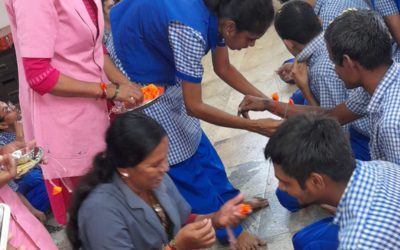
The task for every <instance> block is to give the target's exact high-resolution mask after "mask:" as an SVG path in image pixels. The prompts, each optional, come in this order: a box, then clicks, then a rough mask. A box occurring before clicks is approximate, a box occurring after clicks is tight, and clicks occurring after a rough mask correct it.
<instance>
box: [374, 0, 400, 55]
mask: <svg viewBox="0 0 400 250" xmlns="http://www.w3.org/2000/svg"><path fill="white" fill-rule="evenodd" d="M366 1H368V3H369V4H370V5H371V7H372V8H373V9H374V10H375V11H376V13H378V14H379V15H381V16H382V17H386V16H392V15H395V14H398V13H399V9H398V8H397V5H396V3H395V0H366ZM393 60H395V61H396V62H400V48H399V47H398V46H397V43H396V41H393Z"/></svg>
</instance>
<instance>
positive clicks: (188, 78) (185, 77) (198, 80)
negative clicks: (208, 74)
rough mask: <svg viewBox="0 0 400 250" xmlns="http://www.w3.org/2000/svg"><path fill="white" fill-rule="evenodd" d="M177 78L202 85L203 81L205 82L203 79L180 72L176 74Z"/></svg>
mask: <svg viewBox="0 0 400 250" xmlns="http://www.w3.org/2000/svg"><path fill="white" fill-rule="evenodd" d="M176 77H178V78H179V79H181V80H184V81H188V82H192V83H201V81H202V80H203V78H202V77H193V76H189V75H186V74H184V73H182V72H179V71H177V72H176Z"/></svg>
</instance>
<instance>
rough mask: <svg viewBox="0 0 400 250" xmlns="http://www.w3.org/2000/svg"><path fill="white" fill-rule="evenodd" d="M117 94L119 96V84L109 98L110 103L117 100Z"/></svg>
mask: <svg viewBox="0 0 400 250" xmlns="http://www.w3.org/2000/svg"><path fill="white" fill-rule="evenodd" d="M118 94H119V84H116V86H115V92H114V95H113V96H112V97H111V101H114V99H115V98H117V96H118Z"/></svg>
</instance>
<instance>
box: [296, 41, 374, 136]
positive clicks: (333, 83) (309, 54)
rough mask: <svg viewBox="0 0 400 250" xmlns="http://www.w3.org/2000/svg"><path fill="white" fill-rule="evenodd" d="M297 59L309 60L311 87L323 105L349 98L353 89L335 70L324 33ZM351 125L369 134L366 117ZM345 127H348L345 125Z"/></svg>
mask: <svg viewBox="0 0 400 250" xmlns="http://www.w3.org/2000/svg"><path fill="white" fill-rule="evenodd" d="M297 59H298V60H299V61H306V62H307V64H308V67H309V81H310V83H309V84H310V89H311V92H312V93H313V95H314V97H315V98H316V100H317V101H318V102H319V105H320V106H321V107H323V108H326V109H331V108H334V107H336V106H337V105H339V104H340V103H342V102H344V101H345V100H346V99H347V97H348V95H349V94H350V92H351V90H347V89H346V87H345V85H344V83H343V81H342V80H340V78H339V77H338V75H337V74H336V72H335V66H334V64H333V63H332V61H331V60H330V59H329V54H328V50H327V48H326V45H325V40H324V34H323V33H321V34H320V35H318V36H317V37H316V38H314V39H313V40H312V41H311V42H309V43H308V44H307V46H306V47H305V48H304V49H303V50H302V51H301V53H300V54H299V55H298V56H297ZM351 125H352V127H353V128H354V129H356V130H357V131H358V132H359V133H361V134H363V135H365V136H368V135H369V133H368V120H367V119H366V118H363V119H359V120H357V121H354V122H353V123H351ZM344 128H347V127H346V126H344Z"/></svg>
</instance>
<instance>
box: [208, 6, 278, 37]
mask: <svg viewBox="0 0 400 250" xmlns="http://www.w3.org/2000/svg"><path fill="white" fill-rule="evenodd" d="M204 3H205V4H206V6H207V7H208V9H209V10H210V11H211V12H213V13H214V14H215V15H216V16H217V17H219V18H228V19H231V20H232V21H234V22H235V25H236V29H237V30H238V31H239V32H241V31H248V32H250V33H254V34H264V32H265V31H266V30H267V29H268V27H269V26H270V25H271V23H272V21H273V19H274V6H273V5H272V0H204Z"/></svg>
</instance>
